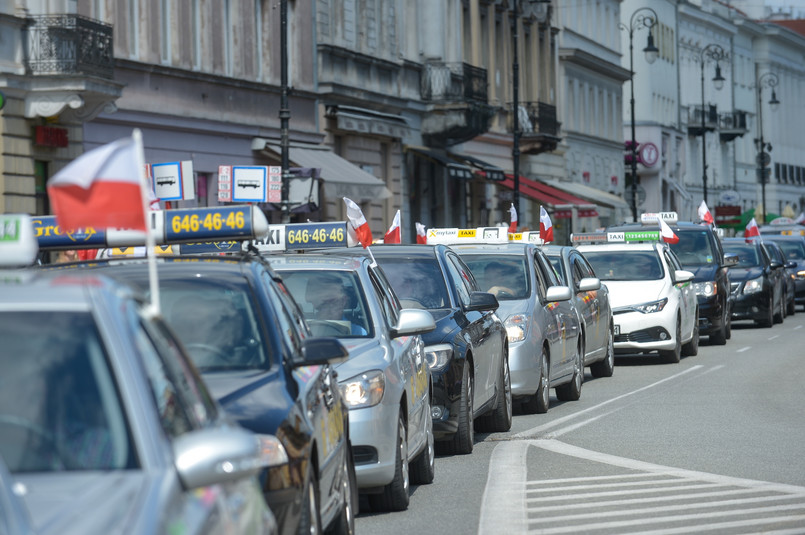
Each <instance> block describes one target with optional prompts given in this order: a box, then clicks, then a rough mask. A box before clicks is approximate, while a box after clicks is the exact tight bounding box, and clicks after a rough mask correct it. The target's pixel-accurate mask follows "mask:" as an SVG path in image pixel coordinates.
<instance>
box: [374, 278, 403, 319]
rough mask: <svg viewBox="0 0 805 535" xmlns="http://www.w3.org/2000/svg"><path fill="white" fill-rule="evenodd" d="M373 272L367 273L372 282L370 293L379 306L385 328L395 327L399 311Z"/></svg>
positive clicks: (391, 295) (389, 293)
mask: <svg viewBox="0 0 805 535" xmlns="http://www.w3.org/2000/svg"><path fill="white" fill-rule="evenodd" d="M376 273H377V272H375V271H374V270H372V271H370V272H369V278H370V279H371V281H372V288H371V292H372V294H373V295H374V297H375V299H377V303H378V304H380V309H381V310H382V311H383V321H384V322H385V324H386V327H387V328H392V327H394V326H395V325H397V321H398V320H399V318H400V314H399V309H398V308H397V305H396V303H395V302H394V298H393V294H392V293H391V292H387V291H385V290H384V289H383V285H382V284H381V283H380V281H379V280H378V277H377V275H376Z"/></svg>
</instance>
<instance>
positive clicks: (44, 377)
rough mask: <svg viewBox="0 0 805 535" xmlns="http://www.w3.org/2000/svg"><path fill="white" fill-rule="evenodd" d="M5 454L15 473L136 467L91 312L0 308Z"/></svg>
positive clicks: (0, 413)
mask: <svg viewBox="0 0 805 535" xmlns="http://www.w3.org/2000/svg"><path fill="white" fill-rule="evenodd" d="M0 455H2V457H3V459H4V460H5V462H6V464H7V465H8V468H9V471H11V472H12V473H21V472H55V471H67V470H70V471H73V470H121V469H127V468H135V467H136V466H137V459H136V455H135V453H134V448H133V446H132V441H131V436H130V432H129V428H128V425H127V423H126V418H125V415H124V412H123V408H122V404H121V401H120V396H119V394H118V390H117V385H116V383H115V380H114V376H113V373H112V371H111V370H110V366H109V361H108V358H107V353H106V351H105V348H104V345H103V342H102V339H101V337H100V334H99V332H98V329H97V328H96V326H95V321H94V319H93V317H92V314H90V313H89V312H67V311H59V312H57V311H47V312H36V311H27V312H22V311H13V312H0Z"/></svg>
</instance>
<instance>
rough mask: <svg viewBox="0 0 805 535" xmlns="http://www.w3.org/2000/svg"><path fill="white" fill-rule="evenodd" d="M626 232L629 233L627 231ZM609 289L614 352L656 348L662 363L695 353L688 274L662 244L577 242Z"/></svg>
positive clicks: (694, 319)
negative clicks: (588, 243) (593, 243)
mask: <svg viewBox="0 0 805 535" xmlns="http://www.w3.org/2000/svg"><path fill="white" fill-rule="evenodd" d="M627 234H628V233H627ZM577 247H578V250H579V251H580V252H581V253H582V254H583V255H584V257H585V258H586V259H587V260H588V261H589V263H590V264H591V265H592V266H593V269H594V270H595V273H596V275H598V277H599V278H600V279H601V281H602V282H604V283H605V284H606V286H607V288H609V301H610V305H611V306H612V317H613V320H614V330H615V353H616V354H634V353H653V352H655V351H656V352H658V353H659V356H660V357H661V358H662V360H663V361H665V362H670V363H673V362H679V358H680V356H681V355H686V356H693V355H696V354H697V353H698V351H699V318H698V316H699V311H698V303H697V298H696V291H695V290H694V288H693V285H692V283H691V281H692V280H693V273H691V272H690V271H685V270H683V269H682V266H681V265H680V263H679V260H678V259H677V258H676V256H675V255H674V253H673V252H672V251H671V249H670V248H669V247H668V246H667V245H666V244H665V243H662V242H659V241H649V242H640V243H631V242H628V241H627V242H620V243H612V242H609V243H602V244H595V245H578V246H577Z"/></svg>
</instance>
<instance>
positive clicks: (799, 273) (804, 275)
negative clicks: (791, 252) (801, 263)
mask: <svg viewBox="0 0 805 535" xmlns="http://www.w3.org/2000/svg"><path fill="white" fill-rule="evenodd" d="M797 278H798V279H799V280H803V279H805V269H804V270H801V271H797Z"/></svg>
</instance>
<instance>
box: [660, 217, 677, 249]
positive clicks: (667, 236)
mask: <svg viewBox="0 0 805 535" xmlns="http://www.w3.org/2000/svg"><path fill="white" fill-rule="evenodd" d="M657 221H659V222H660V237H662V241H664V242H665V243H679V236H677V235H676V233H675V232H674V231H673V230H671V227H669V226H668V223H666V222H665V221H664V220H663V218H661V217H658V218H657Z"/></svg>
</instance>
